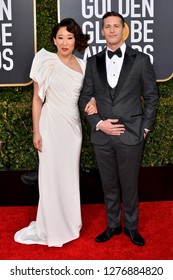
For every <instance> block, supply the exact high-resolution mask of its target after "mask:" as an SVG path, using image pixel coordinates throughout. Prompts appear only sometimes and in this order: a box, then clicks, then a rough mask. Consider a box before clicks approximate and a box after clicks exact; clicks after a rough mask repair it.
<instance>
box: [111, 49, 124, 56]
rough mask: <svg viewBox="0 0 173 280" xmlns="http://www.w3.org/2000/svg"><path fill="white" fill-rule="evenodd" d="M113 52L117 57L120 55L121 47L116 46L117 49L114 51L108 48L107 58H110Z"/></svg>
mask: <svg viewBox="0 0 173 280" xmlns="http://www.w3.org/2000/svg"><path fill="white" fill-rule="evenodd" d="M115 54H116V55H117V56H118V57H122V52H121V49H120V48H118V49H117V50H116V51H114V52H112V51H109V50H108V57H109V58H112V57H113V56H114V55H115Z"/></svg>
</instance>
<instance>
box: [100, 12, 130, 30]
mask: <svg viewBox="0 0 173 280" xmlns="http://www.w3.org/2000/svg"><path fill="white" fill-rule="evenodd" d="M111 16H114V17H119V18H120V19H121V23H122V26H123V27H124V24H125V19H124V18H123V16H122V15H121V14H119V13H117V12H114V11H112V12H107V13H106V14H104V16H103V18H102V27H103V25H104V19H105V18H107V17H111Z"/></svg>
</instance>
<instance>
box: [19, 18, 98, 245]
mask: <svg viewBox="0 0 173 280" xmlns="http://www.w3.org/2000/svg"><path fill="white" fill-rule="evenodd" d="M88 39H89V36H88V35H85V34H83V33H82V30H81V28H80V27H79V25H78V24H77V23H76V22H75V21H74V20H73V19H71V18H69V19H64V20H62V21H61V22H60V23H59V24H57V25H56V26H55V27H54V28H53V30H52V41H53V42H54V44H55V45H56V46H57V50H58V51H57V53H52V52H48V51H46V50H45V49H41V50H40V51H39V52H38V53H37V54H36V55H35V58H34V60H33V64H32V68H31V73H30V77H31V78H32V79H33V81H34V96H33V109H32V111H33V133H34V135H33V142H34V146H35V147H36V148H37V149H38V153H39V194H40V197H39V204H38V210H37V217H36V221H33V222H31V223H30V225H29V226H27V227H25V228H23V229H21V230H19V231H18V232H16V234H15V236H14V240H15V241H16V242H19V243H23V244H43V245H47V246H55V247H61V246H62V245H63V244H65V243H67V242H69V241H71V240H74V239H76V238H78V237H79V235H80V229H81V226H82V222H81V209H80V193H79V163H80V152H81V143H82V131H81V122H80V115H79V109H78V99H79V95H80V89H81V87H82V83H83V78H84V72H85V62H84V61H83V60H82V59H79V58H77V57H76V56H74V55H73V51H74V49H77V50H78V51H83V50H84V49H85V48H86V47H87V41H88ZM86 110H87V113H89V114H92V113H95V112H96V106H95V101H94V100H90V101H89V103H88V105H87V108H86Z"/></svg>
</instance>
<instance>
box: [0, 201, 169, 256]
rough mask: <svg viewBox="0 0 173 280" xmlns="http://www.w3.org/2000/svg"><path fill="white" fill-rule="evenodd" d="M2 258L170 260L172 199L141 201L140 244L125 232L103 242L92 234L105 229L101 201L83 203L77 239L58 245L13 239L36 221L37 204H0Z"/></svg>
mask: <svg viewBox="0 0 173 280" xmlns="http://www.w3.org/2000/svg"><path fill="white" fill-rule="evenodd" d="M0 211H1V214H0V229H1V230H0V259H1V260H172V259H173V201H162V202H141V203H140V204H139V228H138V230H139V232H140V233H141V234H142V235H143V237H144V238H145V241H146V244H145V246H143V247H139V246H136V245H134V244H132V242H131V241H130V239H129V238H128V237H127V236H125V235H124V234H121V235H118V236H114V237H113V238H112V239H111V240H109V241H108V242H105V243H96V242H95V236H97V235H98V234H99V233H101V232H102V231H103V230H105V228H106V218H105V208H104V205H103V204H83V205H82V220H83V227H82V230H81V235H80V238H78V239H76V240H74V241H72V242H69V243H67V244H65V245H64V246H63V247H61V248H55V247H47V246H44V245H23V244H19V243H16V242H15V241H14V239H13V236H14V233H15V232H16V231H17V230H19V229H21V228H23V227H25V226H27V225H28V224H29V223H30V222H31V221H32V220H35V216H36V211H37V207H35V206H19V207H0Z"/></svg>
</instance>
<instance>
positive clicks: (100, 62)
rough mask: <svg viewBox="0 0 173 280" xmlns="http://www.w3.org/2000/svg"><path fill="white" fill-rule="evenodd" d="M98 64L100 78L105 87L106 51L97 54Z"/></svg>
mask: <svg viewBox="0 0 173 280" xmlns="http://www.w3.org/2000/svg"><path fill="white" fill-rule="evenodd" d="M96 65H97V70H98V74H99V77H100V80H101V82H102V84H103V86H104V87H105V86H106V84H107V75H106V59H105V51H103V52H102V53H101V54H99V55H97V56H96Z"/></svg>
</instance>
